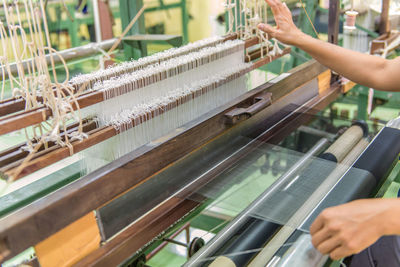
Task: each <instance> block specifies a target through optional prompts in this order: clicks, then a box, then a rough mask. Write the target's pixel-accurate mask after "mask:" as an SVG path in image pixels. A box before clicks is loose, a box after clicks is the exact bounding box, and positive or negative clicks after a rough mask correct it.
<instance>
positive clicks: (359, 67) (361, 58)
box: [258, 0, 400, 91]
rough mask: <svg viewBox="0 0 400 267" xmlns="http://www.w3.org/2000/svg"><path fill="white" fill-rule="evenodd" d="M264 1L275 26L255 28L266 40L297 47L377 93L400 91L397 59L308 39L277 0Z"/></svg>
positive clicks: (399, 69) (399, 59)
mask: <svg viewBox="0 0 400 267" xmlns="http://www.w3.org/2000/svg"><path fill="white" fill-rule="evenodd" d="M266 2H267V3H268V4H269V5H270V6H271V9H272V12H273V14H274V17H275V22H276V24H277V27H276V28H274V27H272V26H270V25H267V24H260V25H258V27H259V29H260V30H262V31H264V32H266V33H268V34H269V36H270V37H273V38H276V39H277V40H279V41H281V42H282V43H285V44H288V45H294V46H297V47H299V48H300V49H302V50H304V51H306V52H307V53H309V54H310V55H311V56H312V57H313V58H315V59H316V60H317V61H319V62H320V63H321V64H323V65H325V66H327V67H328V68H330V69H332V70H334V71H335V72H337V73H339V74H341V75H343V76H344V77H346V78H348V79H350V80H352V81H354V82H356V83H359V84H362V85H365V86H368V87H371V88H374V89H378V90H384V91H400V58H397V59H394V60H387V59H383V58H380V57H377V56H372V55H367V54H362V53H359V52H355V51H352V50H348V49H345V48H342V47H339V46H337V45H333V44H330V43H327V42H323V41H321V40H318V39H315V38H312V37H311V36H309V35H306V34H304V33H303V32H301V31H300V30H299V29H298V28H297V27H296V25H295V24H294V23H293V19H292V14H291V12H290V10H289V8H288V7H287V6H286V4H283V3H282V2H281V1H280V0H266Z"/></svg>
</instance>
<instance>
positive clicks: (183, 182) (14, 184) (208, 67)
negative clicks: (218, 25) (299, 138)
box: [0, 0, 400, 266]
mask: <svg viewBox="0 0 400 267" xmlns="http://www.w3.org/2000/svg"><path fill="white" fill-rule="evenodd" d="M2 4H3V8H4V10H5V14H6V17H5V19H6V21H4V22H1V24H0V39H1V42H2V47H3V51H2V54H1V57H0V64H1V71H2V77H3V79H2V94H1V97H2V100H1V102H0V116H1V117H0V135H7V134H12V133H15V132H16V131H21V132H23V133H25V136H26V140H25V141H24V142H22V143H19V144H17V145H15V146H10V147H8V148H7V149H6V150H4V151H1V152H0V178H1V180H2V184H1V190H2V193H3V197H2V198H0V200H4V202H3V203H4V205H3V206H2V213H1V214H2V215H1V218H0V262H1V263H4V262H6V261H7V260H10V259H12V258H14V257H15V256H17V255H19V254H20V253H22V252H24V251H26V250H27V249H28V250H29V249H30V248H31V247H33V248H34V250H35V252H34V254H35V260H37V261H39V262H40V264H41V266H52V265H53V266H54V264H55V262H57V265H59V266H64V265H65V266H69V265H76V266H94V265H96V266H116V265H119V264H125V265H131V266H142V265H140V264H145V262H146V260H148V259H150V258H151V257H153V256H154V254H156V253H157V252H158V251H159V250H161V249H162V248H163V247H165V246H166V244H167V243H168V242H174V241H173V238H174V237H176V236H177V235H178V233H180V232H182V231H183V230H182V229H186V228H185V227H183V228H182V225H183V224H184V225H186V224H188V222H189V221H190V220H191V218H192V216H196V214H199V213H201V212H202V210H204V206H207V205H210V203H212V201H214V200H218V198H219V197H220V195H221V194H223V193H224V192H225V191H227V190H228V189H230V188H232V187H235V186H236V184H239V183H240V182H243V180H241V179H242V178H237V179H236V178H235V177H236V176H235V175H236V174H237V173H240V175H241V170H240V168H241V166H242V165H246V164H249V162H250V163H251V166H253V165H254V166H257V167H256V171H257V172H259V171H260V170H261V172H262V171H263V170H266V171H267V172H268V171H269V169H271V166H269V165H268V164H267V163H265V159H264V158H265V157H267V156H266V155H267V154H268V153H273V154H274V155H273V156H271V157H277V155H280V154H279V153H278V152H276V151H278V150H279V149H278V148H276V147H272V148H271V147H268V146H267V147H265V144H266V143H268V144H273V145H278V144H281V143H282V142H283V140H285V139H287V138H289V137H290V136H291V135H294V134H297V132H298V131H299V130H298V128H299V127H303V126H304V125H307V124H309V123H310V122H311V121H313V120H315V118H316V117H315V115H316V114H317V113H318V112H319V111H321V110H323V109H324V108H325V107H327V106H328V105H329V104H330V103H332V102H333V101H335V99H337V97H338V96H340V95H341V94H342V92H343V91H344V90H345V89H344V87H343V85H342V83H341V78H340V77H338V76H337V75H334V74H332V73H331V71H330V70H328V69H326V68H325V67H324V66H322V65H321V64H319V63H317V62H315V61H313V60H311V61H309V62H307V63H305V64H303V65H300V66H298V67H296V68H294V69H292V70H290V71H289V72H287V73H282V74H281V75H278V76H277V77H275V78H274V79H272V80H267V79H264V80H263V81H261V82H260V81H255V80H254V81H253V80H252V77H253V76H254V75H253V74H255V73H257V71H258V70H257V69H258V68H260V67H263V66H265V65H267V64H268V63H271V62H273V61H274V60H277V59H279V58H281V57H283V56H285V55H287V54H289V53H290V52H291V48H290V47H287V46H285V45H283V44H280V43H279V42H278V41H276V40H271V39H270V38H269V37H268V36H267V35H266V34H265V33H263V32H261V31H259V30H258V29H257V25H258V24H259V23H260V22H263V21H267V19H268V18H267V14H268V10H267V5H266V3H265V2H264V1H261V0H243V1H238V0H229V1H227V2H226V4H225V8H226V12H227V17H228V21H227V24H228V27H227V28H228V32H227V35H225V36H223V37H210V38H207V39H203V40H200V41H197V42H194V43H190V44H187V45H185V46H182V47H179V48H171V49H169V50H166V51H163V52H159V53H156V54H154V55H151V56H147V57H143V58H140V59H138V60H132V61H127V62H122V63H119V64H114V65H113V66H110V67H108V68H106V69H100V70H96V71H94V72H92V73H84V74H80V75H77V76H74V77H69V73H68V68H67V64H66V63H65V61H64V59H63V56H62V55H63V54H62V52H57V51H55V50H54V49H53V48H52V47H51V45H50V37H49V34H48V29H47V23H46V15H45V12H44V3H43V1H42V0H41V1H32V0H22V1H19V2H18V1H16V2H12V3H11V2H9V1H6V0H3V3H2ZM335 8H336V10H335ZM337 8H338V7H337V6H336V7H335V6H334V5H333V7H331V10H330V14H331V16H333V15H335V14H336V15H335V16H338V14H339V13H338V10H337ZM22 11H23V12H24V13H25V14H28V15H27V20H28V24H29V25H28V27H27V28H28V30H27V32H25V30H24V28H23V27H22V22H21V16H20V13H21V12H22ZM338 23H339V21H338V19H337V20H336V23H335V24H332V25H329V31H330V32H329V34H330V36H331V37H330V39H331V38H333V39H335V38H337V36H335V32H336V35H337V29H336V28H337V27H339V24H338ZM17 33H18V34H22V33H23V34H22V36H24V39H23V43H22V45H21V44H19V41H18V40H17ZM114 44H115V43H114ZM9 46H12V47H13V50H12V51H13V56H12V57H9V56H7V55H8V53H7V51H6V47H9ZM111 50H113V49H111ZM55 62H61V63H62V64H61V65H62V66H63V68H64V71H65V73H66V79H65V81H59V80H57V72H56V66H55ZM12 64H14V65H15V66H16V68H17V75H15V73H14V72H13V71H12V70H11V69H12V68H11V65H12ZM252 75H253V76H252ZM6 77H8V80H9V83H8V84H7V85H6ZM6 86H9V87H10V88H11V89H12V90H11V91H12V95H11V96H7V97H5V96H4V95H5V94H4V92H5V87H6ZM396 123H397V121H393V122H392V124H391V125H388V126H387V127H384V128H383V129H382V130H381V132H380V133H379V134H378V135H377V136H376V137H375V139H374V140H373V141H371V142H370V140H369V139H368V137H369V136H370V135H369V132H368V126H366V125H365V124H364V123H362V122H356V123H354V124H353V125H352V126H350V127H348V129H347V130H346V131H345V132H344V133H338V134H336V133H335V135H333V137H332V136H330V137H329V138H328V137H327V136H328V135H327V134H325V135H321V134H319V135H318V134H317V135H316V136H317V137H318V138H319V141H318V142H315V144H313V145H312V146H310V147H308V148H309V149H307V152H306V153H305V154H304V155H301V156H299V157H297V158H295V159H296V160H295V161H296V162H292V165H291V166H287V167H288V169H287V170H285V171H284V172H283V170H281V169H280V167H279V166H274V167H273V168H272V169H274V168H276V169H277V170H278V169H279V170H278V171H277V174H276V175H275V176H276V180H275V181H274V182H273V183H272V185H271V187H266V188H262V191H261V192H260V194H259V195H257V196H254V198H253V199H251V201H250V200H249V203H247V204H248V207H245V208H244V209H243V210H239V211H238V212H237V214H236V216H234V217H232V218H230V219H229V220H228V221H227V222H225V224H223V226H224V225H225V226H226V225H227V226H226V227H225V228H224V229H223V230H221V228H222V227H217V228H218V229H219V230H221V231H220V232H219V233H217V234H216V236H215V237H214V238H213V239H212V240H211V241H210V242H208V243H207V244H204V241H203V239H201V238H200V237H197V238H195V239H193V240H192V242H190V241H191V240H188V244H186V245H185V244H183V246H186V247H187V250H188V256H189V257H190V259H188V262H187V263H186V266H207V265H210V266H247V265H248V266H266V265H267V264H268V263H271V262H276V264H278V262H279V264H280V265H276V266H291V265H290V264H291V263H293V262H299V261H300V260H301V262H302V264H303V265H302V266H311V265H312V266H320V264H322V263H323V262H325V261H326V258H324V257H322V255H319V254H318V253H317V252H316V251H315V250H313V248H312V245H311V242H310V240H309V239H308V236H307V233H305V231H304V229H307V227H309V224H310V223H311V222H312V221H311V219H310V218H315V216H316V215H317V214H318V212H319V211H320V210H321V209H322V208H323V207H327V206H330V205H334V204H339V203H343V202H346V201H350V200H352V199H356V198H361V197H368V196H370V195H371V194H372V193H373V192H374V190H375V188H377V187H378V186H379V185H381V184H382V183H383V181H384V180H385V178H386V176H387V174H388V171H389V170H391V168H392V167H393V166H392V163H393V162H394V161H395V160H396V158H397V155H398V153H399V152H400V147H398V144H397V142H395V139H396V137H397V136H398V135H399V134H400V130H399V129H398V127H397V124H396ZM321 136H322V138H321ZM382 140H384V142H385V146H380V145H379V144H380V143H381V142H383V141H382ZM377 147H379V149H378V148H377ZM266 151H267V152H268V153H267V152H266ZM274 151H275V152H276V153H275V152H274ZM371 153H372V154H374V153H375V154H377V155H385V158H386V160H385V162H384V163H382V166H381V168H378V169H376V168H374V166H371V165H370V164H369V163H368V162H369V160H370V158H371ZM290 154H291V152H290V151H289V152H287V153H286V154H285V155H283V154H282V155H283V156H282V157H288V155H290ZM260 158H263V159H264V163H263V164H261V165H260V163H259V161H260ZM293 160H294V159H293ZM267 161H268V160H267ZM71 162H72V163H71ZM257 164H258V165H260V166H258V165H257ZM56 165H57V166H59V165H61V166H63V167H65V168H64V169H61V170H60V171H57V172H55V174H54V176H55V178H51V173H52V170H53V169H54V168H55V166H56ZM254 166H253V167H254ZM321 168H322V169H326V177H322V178H326V179H322V178H321V177H319V178H318V179H319V180H318V182H316V181H314V180H312V179H313V177H314V178H315V179H317V176H318V175H317V174H314V176H313V175H311V174H312V173H313V172H318V171H320V170H321ZM66 169H69V170H68V172H69V171H70V169H71V170H73V173H74V174H75V175H77V176H78V177H77V178H70V177H71V176H69V175H70V174H71V173H67V171H66V172H65V173H64V172H63V170H66ZM359 170H363V171H364V172H361V173H362V174H363V175H361V176H360V171H359ZM273 171H274V170H273ZM76 173H77V174H76ZM310 173H311V174H310ZM49 174H50V175H49ZM318 174H319V173H318ZM240 175H239V174H238V177H239V176H240ZM296 175H297V176H296ZM356 176H357V177H360V178H357V179H355V178H354V177H356ZM32 177H34V179H33V182H31V183H30V184H29V183H28V184H26V182H25V181H28V180H29V179H32ZM56 178H57V179H59V180H60V181H61V180H63V179H64V180H68V182H66V183H65V184H64V185H63V186H58V185H56V182H55V181H54V184H52V183H53V182H52V179H53V180H57V179H56ZM233 178H235V179H236V180H235V179H233ZM243 179H244V178H243ZM307 179H308V180H307ZM46 183H48V185H46ZM308 183H309V184H312V185H313V186H309V187H307V190H309V192H308V191H307V194H306V192H300V191H299V190H301V189H302V188H304V187H305V185H306V184H308ZM36 184H42V185H43V186H44V188H46V189H40V190H36V189H35V185H36ZM345 189H347V191H346V190H345ZM25 190H26V191H25ZM23 192H28V196H25V193H23ZM216 192H218V193H216ZM18 194H19V195H24V197H26V200H25V199H24V200H23V201H20V202H19V200H18V201H17V199H18ZM297 195H298V196H299V197H298V198H295V197H294V196H297ZM338 196H339V197H338ZM302 197H303V198H304V199H303V198H302ZM249 199H250V198H249ZM338 199H340V200H338ZM271 203H274V204H273V205H272V204H271ZM271 205H272V206H271ZM210 206H212V205H210ZM287 207H296V208H293V209H295V210H294V211H293V212H292V213H290V214H286V215H285V216H284V215H282V214H284V212H282V210H285V209H286V208H287ZM297 209H298V212H296V211H297ZM221 216H222V215H221ZM220 226H221V225H220ZM71 231H77V232H78V234H76V240H75V241H71V242H69V241H68V242H65V244H66V245H65V246H71V247H72V248H71V249H69V248H66V247H63V245H61V244H60V242H61V241H60V240H65V239H68V238H69V235H70V234H71ZM260 233H263V234H260ZM74 235H75V234H74ZM72 239H74V238H71V240H72ZM189 239H190V238H189ZM68 240H69V239H68ZM175 243H176V241H175ZM178 243H179V242H178ZM269 243H271V244H270V247H269V246H268V244H269ZM285 243H287V244H291V245H290V246H288V245H285ZM82 244H83V245H82ZM55 247H56V248H55ZM271 248H272V249H271ZM300 248H302V249H303V250H301V249H300ZM53 249H54V251H53ZM252 250H254V251H253V252H252V253H247V251H252ZM71 251H74V252H73V253H72V252H71ZM76 251H79V253H77V252H76ZM149 251H150V252H149ZM310 251H311V252H314V254H312V253H311V254H312V255H311V254H310ZM196 252H197V253H196ZM59 255H64V256H59ZM307 256H310V257H309V258H307ZM274 266H275V265H274ZM299 266H301V265H299Z"/></svg>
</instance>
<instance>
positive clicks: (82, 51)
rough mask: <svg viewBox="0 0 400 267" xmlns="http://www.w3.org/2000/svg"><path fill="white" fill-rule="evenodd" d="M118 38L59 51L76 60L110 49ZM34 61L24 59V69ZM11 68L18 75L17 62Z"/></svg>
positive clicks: (57, 58) (58, 59)
mask: <svg viewBox="0 0 400 267" xmlns="http://www.w3.org/2000/svg"><path fill="white" fill-rule="evenodd" d="M116 40H117V39H116V38H113V39H110V40H105V41H102V42H100V43H89V44H87V45H83V46H78V47H74V48H70V49H65V50H62V51H60V52H59V54H60V55H61V56H62V57H63V58H64V60H65V61H69V60H74V59H78V58H82V57H88V56H91V55H94V54H98V53H101V52H102V51H108V50H109V49H110V48H111V47H112V45H113V44H114V43H115V41H116ZM45 57H46V62H47V64H48V65H49V64H50V62H51V61H50V57H51V56H50V55H46V56H45ZM53 60H54V63H55V64H59V63H61V59H60V58H59V57H53ZM31 61H32V59H27V60H23V61H22V66H23V69H24V71H26V70H27V68H28V64H29V63H30V62H31ZM10 70H11V74H12V75H16V74H17V73H18V67H17V64H16V63H12V64H10ZM5 78H6V79H8V78H9V77H8V72H6V73H5Z"/></svg>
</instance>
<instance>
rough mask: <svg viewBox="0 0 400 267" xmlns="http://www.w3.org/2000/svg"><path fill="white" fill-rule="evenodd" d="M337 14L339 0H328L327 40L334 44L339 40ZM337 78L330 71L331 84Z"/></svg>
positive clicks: (338, 12)
mask: <svg viewBox="0 0 400 267" xmlns="http://www.w3.org/2000/svg"><path fill="white" fill-rule="evenodd" d="M339 16H340V0H329V19H328V42H330V43H332V44H336V45H337V44H338V41H339ZM338 79H339V76H338V75H336V74H333V73H332V77H331V84H333V83H334V82H336V81H337V80H338Z"/></svg>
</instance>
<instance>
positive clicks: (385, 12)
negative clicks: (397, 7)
mask: <svg viewBox="0 0 400 267" xmlns="http://www.w3.org/2000/svg"><path fill="white" fill-rule="evenodd" d="M389 7H390V0H382V11H381V21H380V25H379V33H380V34H381V35H382V34H385V33H388V32H390V21H389Z"/></svg>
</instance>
